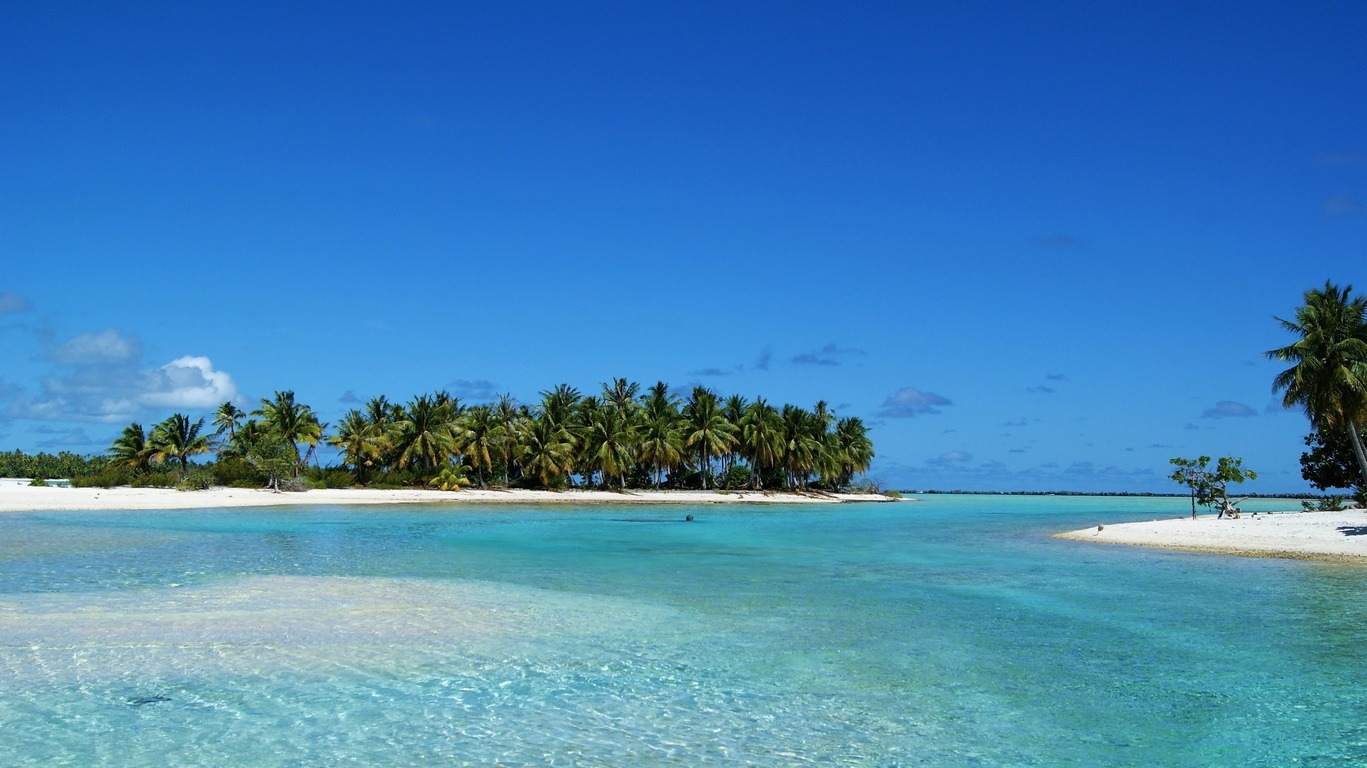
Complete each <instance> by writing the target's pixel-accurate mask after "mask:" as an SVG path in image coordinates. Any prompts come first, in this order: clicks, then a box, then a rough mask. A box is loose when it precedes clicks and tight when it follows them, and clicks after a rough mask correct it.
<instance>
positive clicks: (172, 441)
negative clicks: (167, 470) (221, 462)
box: [148, 413, 210, 475]
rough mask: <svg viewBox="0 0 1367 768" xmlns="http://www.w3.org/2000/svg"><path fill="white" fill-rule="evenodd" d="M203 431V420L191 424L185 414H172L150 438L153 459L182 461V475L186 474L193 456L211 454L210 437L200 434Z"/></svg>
mask: <svg viewBox="0 0 1367 768" xmlns="http://www.w3.org/2000/svg"><path fill="white" fill-rule="evenodd" d="M203 429H204V419H203V418H201V419H200V420H199V421H196V422H194V423H191V422H190V417H189V416H186V415H185V414H183V413H173V414H171V415H170V416H168V417H167V418H166V421H163V422H161V423H160V424H158V425H156V426H155V427H153V428H152V436H151V437H150V438H148V443H149V446H150V447H151V449H152V459H153V460H155V461H165V460H167V459H177V460H179V461H180V472H181V474H182V475H183V474H185V472H186V471H188V470H189V468H190V457H191V456H194V455H196V454H200V453H208V452H209V449H210V445H209V436H208V435H201V434H200V431H201V430H203Z"/></svg>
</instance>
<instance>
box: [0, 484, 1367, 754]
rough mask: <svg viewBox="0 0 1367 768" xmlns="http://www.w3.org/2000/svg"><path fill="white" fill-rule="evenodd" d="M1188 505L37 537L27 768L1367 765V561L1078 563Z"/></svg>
mask: <svg viewBox="0 0 1367 768" xmlns="http://www.w3.org/2000/svg"><path fill="white" fill-rule="evenodd" d="M1185 506H1186V502H1185V501H1184V500H1180V499H1127V498H1075V497H995V496H993V497H959V496H929V497H925V498H924V500H922V501H919V502H916V503H906V504H885V505H864V504H860V505H839V506H825V505H823V506H815V507H813V506H783V507H736V508H717V507H711V506H709V507H667V508H642V507H636V508H623V507H608V508H592V507H581V508H572V509H567V508H554V509H533V508H506V507H489V508H476V509H472V508H469V507H459V508H440V507H422V508H415V507H390V508H340V507H315V508H306V509H299V508H294V509H280V510H260V509H258V510H242V511H228V510H223V511H207V512H206V511H194V512H183V513H181V512H145V513H127V514H123V513H120V514H111V513H89V514H87V513H75V512H63V513H41V514H40V513H35V514H28V515H10V516H6V517H5V518H4V519H3V520H0V765H53V764H68V765H128V766H134V765H139V766H140V765H153V764H181V765H279V766H305V765H307V766H313V765H317V766H324V765H326V766H333V765H431V764H446V765H491V764H502V765H619V766H645V765H679V766H691V765H703V764H723V765H724V764H735V765H774V766H779V765H782V766H786V765H803V764H812V765H861V766H862V765H867V766H973V765H981V766H1028V765H1038V766H1056V765H1076V766H1112V765H1114V766H1125V765H1132V766H1153V765H1163V766H1215V765H1231V766H1233V765H1238V766H1287V765H1309V766H1349V765H1353V766H1358V765H1367V694H1364V692H1363V686H1362V684H1361V677H1362V675H1363V673H1364V671H1367V569H1364V568H1358V567H1352V566H1342V565H1329V564H1319V563H1307V562H1299V561H1281V560H1266V559H1252V558H1230V557H1220V556H1211V555H1195V554H1185V553H1173V552H1162V551H1150V550H1142V549H1135V548H1128V547H1108V546H1100V545H1090V544H1082V543H1074V542H1063V541H1058V540H1055V539H1051V538H1050V537H1049V534H1050V533H1052V532H1055V531H1060V530H1069V529H1075V528H1081V527H1086V526H1090V525H1095V524H1097V523H1103V522H1104V523H1112V522H1121V521H1124V520H1134V519H1149V518H1153V517H1160V516H1169V515H1178V514H1182V513H1183V512H1184V510H1185ZM1244 506H1245V508H1246V509H1250V510H1252V509H1269V508H1277V507H1282V508H1285V507H1287V506H1293V507H1294V506H1296V505H1295V504H1294V503H1289V504H1288V503H1287V502H1280V503H1279V502H1250V503H1247V504H1245V505H1244ZM689 513H692V514H694V515H695V516H696V518H697V519H696V521H695V522H692V523H685V522H683V517H684V516H685V515H686V514H689Z"/></svg>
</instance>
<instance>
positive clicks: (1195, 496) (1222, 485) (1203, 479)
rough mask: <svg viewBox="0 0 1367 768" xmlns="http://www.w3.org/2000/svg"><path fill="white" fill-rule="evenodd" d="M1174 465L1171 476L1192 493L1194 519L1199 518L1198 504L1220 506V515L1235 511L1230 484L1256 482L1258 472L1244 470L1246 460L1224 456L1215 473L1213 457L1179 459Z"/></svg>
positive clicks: (1219, 461) (1211, 506) (1172, 461)
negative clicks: (1212, 465)
mask: <svg viewBox="0 0 1367 768" xmlns="http://www.w3.org/2000/svg"><path fill="white" fill-rule="evenodd" d="M1171 463H1172V465H1173V466H1174V467H1176V469H1175V470H1174V471H1173V473H1172V474H1171V475H1169V476H1168V477H1169V478H1171V479H1172V480H1173V481H1174V482H1177V483H1181V484H1182V485H1185V486H1187V488H1189V489H1190V490H1191V516H1192V517H1193V518H1195V517H1196V505H1197V504H1201V505H1204V506H1206V507H1209V508H1211V509H1212V510H1214V509H1215V508H1216V505H1217V503H1218V505H1219V509H1220V515H1221V516H1224V514H1225V512H1227V511H1231V510H1232V508H1233V505H1231V504H1230V503H1229V484H1230V483H1242V482H1243V481H1245V480H1253V479H1256V478H1257V477H1258V473H1257V472H1254V471H1253V470H1251V469H1244V460H1243V459H1237V458H1234V457H1233V456H1221V457H1220V459H1219V460H1218V461H1217V462H1216V463H1215V469H1214V470H1211V469H1210V468H1209V467H1208V465H1209V464H1210V457H1209V456H1201V457H1198V458H1195V459H1183V458H1180V457H1179V458H1175V459H1172V460H1171Z"/></svg>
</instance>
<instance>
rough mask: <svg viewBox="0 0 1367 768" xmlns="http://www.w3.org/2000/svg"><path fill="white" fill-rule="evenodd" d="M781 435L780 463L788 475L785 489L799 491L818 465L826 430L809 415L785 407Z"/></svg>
mask: <svg viewBox="0 0 1367 768" xmlns="http://www.w3.org/2000/svg"><path fill="white" fill-rule="evenodd" d="M781 419H782V431H781V433H780V438H779V440H780V445H779V453H780V456H779V461H780V463H781V464H782V465H783V470H784V472H785V473H786V474H787V475H788V487H789V489H791V490H794V491H795V490H798V489H799V488H802V487H805V486H806V485H807V480H808V478H809V477H810V476H811V474H812V471H813V470H814V469H816V468H817V467H818V466H819V464H820V454H821V439H820V438H819V437H818V435H825V429H824V428H820V427H819V422H818V420H817V418H816V417H815V416H814V415H813V414H812V413H811V412H809V411H807V410H805V409H803V408H799V407H797V406H795V405H784V406H783V412H782V416H781Z"/></svg>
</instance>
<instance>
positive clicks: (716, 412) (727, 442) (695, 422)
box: [683, 387, 739, 490]
mask: <svg viewBox="0 0 1367 768" xmlns="http://www.w3.org/2000/svg"><path fill="white" fill-rule="evenodd" d="M683 417H684V419H685V422H686V424H685V426H684V444H685V445H687V446H688V447H689V448H691V449H692V450H693V451H694V452H695V455H696V456H697V457H698V471H699V472H701V473H702V487H703V489H704V490H706V489H707V484H708V479H709V478H710V477H711V476H712V459H714V458H716V457H718V456H721V455H722V454H723V453H725V452H726V451H727V450H729V449H730V448H731V446H732V445H734V444H735V443H736V442H737V440H736V438H737V433H738V432H739V430H738V429H737V428H736V426H735V425H734V424H732V423H731V422H730V421H728V420H727V419H726V417H725V416H724V415H723V414H722V412H721V401H720V400H718V399H717V394H716V393H715V392H713V391H712V390H710V389H708V388H706V387H694V388H693V392H692V393H691V394H690V395H689V396H688V402H687V403H686V404H684V408H683Z"/></svg>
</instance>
